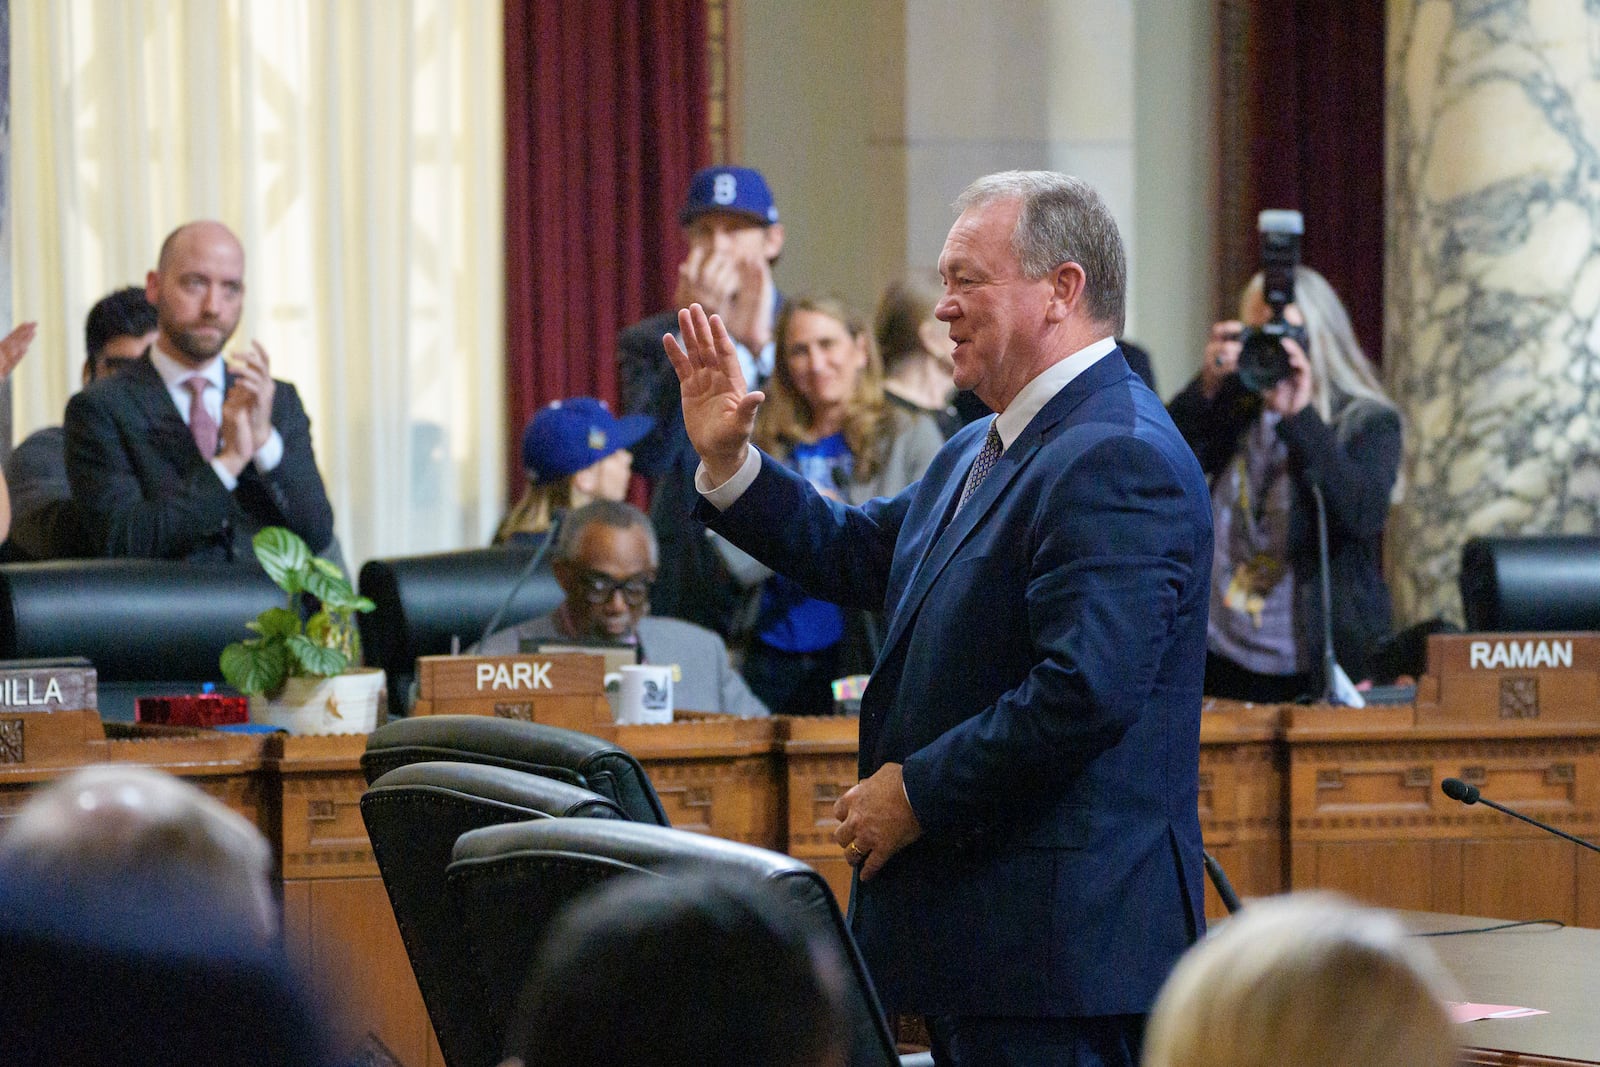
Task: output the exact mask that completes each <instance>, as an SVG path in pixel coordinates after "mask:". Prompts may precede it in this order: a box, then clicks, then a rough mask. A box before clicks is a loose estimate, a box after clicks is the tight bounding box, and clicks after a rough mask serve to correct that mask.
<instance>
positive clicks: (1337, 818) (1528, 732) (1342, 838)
mask: <svg viewBox="0 0 1600 1067" xmlns="http://www.w3.org/2000/svg"><path fill="white" fill-rule="evenodd" d="M1284 743H1285V745H1286V746H1287V750H1288V765H1289V770H1288V789H1289V796H1290V799H1289V827H1288V829H1289V837H1290V840H1291V841H1292V846H1291V878H1290V884H1291V885H1292V887H1293V888H1295V889H1306V888H1314V887H1317V888H1325V889H1337V890H1340V891H1342V892H1345V893H1348V894H1350V895H1351V896H1354V897H1356V898H1357V899H1359V900H1362V901H1365V902H1367V903H1370V904H1377V905H1381V906H1384V907H1391V908H1398V909H1410V910H1415V911H1432V912H1445V913H1452V914H1459V913H1463V912H1470V913H1472V914H1476V915H1492V916H1497V917H1500V918H1509V919H1543V918H1550V919H1558V920H1560V921H1562V922H1566V923H1573V924H1576V925H1580V926H1600V855H1595V854H1594V853H1590V852H1585V851H1583V850H1580V849H1579V848H1578V846H1576V845H1572V844H1568V843H1567V842H1564V841H1561V840H1560V839H1558V838H1556V837H1553V836H1551V835H1549V834H1546V833H1544V832H1542V831H1540V830H1537V829H1535V828H1534V827H1531V826H1528V825H1526V824H1525V823H1521V822H1518V821H1516V820H1513V819H1510V818H1507V817H1506V816H1504V815H1502V814H1500V813H1499V812H1496V811H1494V810H1492V809H1490V808H1486V807H1482V806H1476V807H1467V806H1465V805H1462V804H1461V803H1459V802H1457V801H1454V800H1451V799H1449V798H1448V797H1446V796H1444V794H1443V793H1441V792H1440V789H1439V783H1440V782H1442V781H1443V780H1444V779H1445V778H1450V777H1456V778H1463V779H1465V780H1466V781H1469V782H1472V783H1473V784H1476V785H1478V786H1479V787H1480V788H1482V789H1483V792H1484V794H1485V795H1486V796H1489V797H1492V798H1493V799H1495V800H1498V801H1500V802H1501V803H1504V804H1506V805H1508V806H1510V807H1514V808H1516V809H1518V810H1519V811H1523V812H1526V813H1527V814H1529V815H1531V816H1533V817H1534V818H1538V819H1542V820H1544V821H1545V822H1549V823H1552V824H1554V825H1556V826H1559V827H1560V828H1561V829H1563V830H1566V831H1567V832H1568V833H1572V834H1576V835H1578V836H1580V837H1585V836H1587V837H1593V836H1594V835H1595V831H1596V829H1597V827H1600V726H1594V725H1588V726H1585V725H1572V724H1563V723H1545V722H1539V721H1536V720H1509V721H1506V722H1495V723H1469V724H1457V725H1451V726H1442V725H1438V726H1427V725H1423V726H1419V725H1416V724H1415V723H1414V721H1413V711H1412V709H1411V708H1409V707H1397V708H1367V709H1361V710H1356V709H1350V708H1317V707H1309V708H1293V709H1290V710H1289V717H1288V724H1287V730H1286V731H1285V734H1284Z"/></svg>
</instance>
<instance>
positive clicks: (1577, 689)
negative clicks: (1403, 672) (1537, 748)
mask: <svg viewBox="0 0 1600 1067" xmlns="http://www.w3.org/2000/svg"><path fill="white" fill-rule="evenodd" d="M1527 720H1537V721H1542V722H1549V723H1563V724H1564V723H1576V722H1594V721H1597V720H1600V634H1595V633H1516V634H1493V633H1491V634H1434V635H1432V636H1431V637H1429V638H1428V673H1427V674H1425V675H1424V676H1423V677H1422V678H1420V679H1419V680H1418V682H1417V722H1419V723H1424V722H1461V721H1478V722H1497V721H1498V722H1505V721H1527Z"/></svg>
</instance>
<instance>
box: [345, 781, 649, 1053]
mask: <svg viewBox="0 0 1600 1067" xmlns="http://www.w3.org/2000/svg"><path fill="white" fill-rule="evenodd" d="M558 816H573V817H581V818H586V819H616V820H623V819H625V818H626V816H625V815H623V813H622V811H621V810H620V809H619V808H618V807H617V806H616V805H615V804H613V803H611V801H609V800H607V799H605V798H604V797H601V796H597V795H596V794H594V793H591V792H589V791H588V790H585V789H579V788H578V787H577V786H572V785H567V784H565V783H563V782H557V781H553V780H551V779H549V778H541V777H539V776H537V775H532V774H526V773H523V772H521V771H514V770H508V769H506V768H503V767H485V766H481V765H477V764H470V763H446V762H431V763H413V764H410V765H408V766H404V767H400V768H397V769H395V770H393V771H390V772H389V773H387V774H385V775H383V776H382V777H381V778H379V779H378V780H377V781H376V782H375V783H373V785H372V787H371V788H370V789H368V790H367V791H366V792H365V793H364V794H362V796H361V817H362V819H363V820H364V821H365V822H366V824H367V835H368V837H369V838H370V839H371V841H372V852H373V855H374V856H375V857H376V859H377V861H378V870H379V872H380V873H381V874H382V876H383V884H384V888H385V889H387V890H388V893H389V902H390V904H391V905H392V906H393V907H394V917H395V922H396V923H397V924H398V925H399V927H400V936H401V938H402V940H404V942H405V946H406V955H407V956H409V957H410V959H411V969H412V970H413V971H414V972H415V973H416V976H417V985H418V986H419V987H420V988H421V990H422V1000H423V1003H424V1004H426V1005H427V1008H428V1017H429V1018H430V1019H432V1020H433V1026H434V1031H435V1033H436V1034H437V1035H438V1037H439V1048H440V1050H441V1051H442V1052H443V1053H444V1057H445V1060H446V1062H447V1063H448V1064H449V1065H450V1067H494V1065H495V1064H497V1063H499V1062H500V1059H501V1057H500V1044H501V1037H502V1035H503V1033H504V1031H503V1030H502V1029H500V1028H499V1027H498V1026H496V1025H495V1024H494V1021H493V1020H492V1019H491V1018H490V1017H489V1016H488V1015H487V1014H486V1013H485V1011H484V1005H485V1004H486V1003H487V999H486V998H488V997H489V996H490V995H491V994H492V992H493V991H492V990H487V989H483V988H480V987H479V985H478V984H477V983H476V982H473V981H472V980H471V976H472V975H474V974H475V973H476V972H475V971H474V970H473V967H472V963H471V955H470V953H469V951H468V948H467V945H466V943H465V941H464V940H463V937H462V926H461V919H460V916H459V914H458V913H457V912H456V910H455V909H454V907H453V906H452V904H451V902H450V901H449V900H448V899H447V898H446V895H445V869H446V867H447V866H448V864H449V863H450V857H451V849H452V848H453V846H454V845H455V841H456V838H458V837H459V836H460V835H462V834H463V833H466V832H467V831H468V830H474V829H478V828H480V827H485V826H493V825H497V824H501V823H512V822H520V821H522V820H526V819H541V818H555V817H558Z"/></svg>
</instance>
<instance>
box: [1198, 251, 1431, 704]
mask: <svg viewBox="0 0 1600 1067" xmlns="http://www.w3.org/2000/svg"><path fill="white" fill-rule="evenodd" d="M1261 284H1262V283H1261V276H1260V275H1257V276H1256V277H1255V278H1254V279H1253V280H1252V281H1251V282H1250V284H1249V285H1248V286H1247V287H1246V288H1245V291H1244V295H1243V298H1242V299H1241V301H1240V308H1239V318H1238V319H1236V320H1230V321H1227V322H1219V323H1217V324H1215V325H1214V326H1212V328H1211V337H1210V340H1209V342H1208V343H1207V345H1206V349H1205V362H1204V363H1203V364H1202V366H1201V368H1200V373H1199V375H1197V376H1196V377H1195V379H1194V380H1193V381H1192V382H1190V383H1189V385H1188V387H1187V388H1185V389H1184V390H1183V392H1181V393H1179V394H1178V395H1177V396H1176V397H1174V398H1173V400H1172V403H1171V404H1170V405H1168V411H1169V412H1171V414H1172V420H1173V422H1175V423H1176V424H1177V426H1178V430H1179V431H1180V432H1181V433H1182V434H1183V436H1184V438H1185V439H1186V440H1187V441H1188V442H1189V445H1190V447H1192V448H1193V449H1194V451H1195V454H1196V455H1197V456H1198V457H1199V459H1200V466H1201V467H1202V468H1203V469H1204V470H1205V472H1206V477H1207V478H1208V479H1209V480H1210V483H1211V504H1212V520H1213V522H1214V525H1215V556H1214V558H1213V562H1212V579H1211V580H1212V596H1211V617H1210V625H1209V628H1208V631H1207V655H1206V687H1205V691H1206V692H1207V693H1208V694H1210V695H1212V696H1220V697H1228V698H1232V699H1237V700H1255V701H1287V700H1293V699H1295V698H1296V697H1298V696H1301V695H1304V694H1307V693H1311V694H1315V693H1320V692H1321V691H1322V689H1323V684H1324V679H1323V677H1322V662H1321V649H1322V644H1323V642H1322V633H1323V625H1322V606H1321V605H1322V596H1321V588H1320V583H1321V567H1320V564H1319V562H1318V549H1317V540H1318V537H1317V523H1316V515H1317V512H1316V503H1315V494H1314V492H1313V490H1320V491H1321V493H1322V495H1323V498H1324V500H1325V502H1326V510H1327V521H1328V556H1329V568H1328V570H1329V574H1328V579H1329V585H1330V587H1331V589H1332V617H1333V647H1334V654H1335V657H1336V659H1337V660H1338V662H1339V664H1340V666H1341V667H1343V668H1344V670H1345V671H1346V672H1347V673H1348V674H1349V675H1350V676H1351V677H1352V678H1354V679H1360V678H1363V677H1365V672H1366V662H1367V658H1368V657H1369V656H1370V655H1371V653H1372V650H1373V648H1374V646H1375V645H1376V644H1377V642H1378V641H1379V640H1381V639H1382V638H1383V637H1385V636H1387V635H1388V633H1389V631H1390V628H1391V621H1390V604H1389V590H1388V587H1387V586H1386V585H1385V584H1384V581H1383V573H1382V567H1381V553H1382V543H1383V528H1384V523H1385V522H1386V521H1387V519H1388V516H1389V504H1390V502H1391V500H1392V499H1394V498H1395V497H1397V496H1398V494H1399V476H1400V454H1401V438H1402V424H1401V418H1400V412H1399V411H1398V410H1397V409H1396V408H1395V405H1394V402H1393V401H1391V400H1390V399H1389V397H1388V396H1387V394H1385V393H1384V391H1383V386H1382V385H1381V384H1380V383H1379V381H1378V376H1377V374H1376V372H1375V371H1374V370H1373V367H1372V364H1371V363H1370V362H1368V360H1367V357H1366V355H1365V354H1363V353H1362V351H1361V346H1360V345H1359V344H1358V343H1357V342H1356V338H1355V333H1354V331H1353V330H1352V329H1351V326H1350V316H1349V315H1348V314H1347V313H1346V312H1345V309H1344V305H1343V304H1341V303H1340V302H1339V297H1338V296H1337V295H1336V294H1335V293H1334V291H1333V287H1332V286H1330V285H1329V284H1328V281H1327V279H1326V278H1324V277H1323V276H1322V275H1320V274H1318V273H1317V272H1316V271H1314V270H1312V269H1311V268H1309V267H1298V268H1296V271H1295V302H1294V303H1292V304H1290V305H1289V306H1288V307H1287V308H1286V309H1285V317H1286V318H1287V319H1288V320H1289V321H1290V322H1291V323H1295V324H1297V325H1303V326H1304V327H1305V331H1306V336H1307V343H1306V345H1305V346H1304V347H1302V346H1301V345H1299V344H1297V343H1296V342H1295V341H1294V340H1292V339H1286V340H1285V341H1284V342H1283V344H1284V348H1285V350H1286V351H1287V353H1288V362H1289V375H1288V377H1286V378H1284V379H1283V380H1282V381H1280V382H1278V383H1277V384H1275V385H1273V386H1271V387H1269V388H1267V389H1265V390H1264V391H1262V392H1260V393H1255V392H1251V391H1250V390H1249V389H1247V388H1246V387H1245V385H1244V384H1243V382H1242V381H1241V380H1240V377H1239V374H1238V367H1239V352H1240V342H1239V332H1240V330H1241V329H1242V328H1243V327H1244V326H1246V325H1249V326H1259V325H1261V324H1262V323H1264V322H1266V321H1267V319H1268V317H1269V315H1270V311H1269V309H1268V307H1267V305H1266V303H1265V302H1264V301H1263V299H1262V296H1261Z"/></svg>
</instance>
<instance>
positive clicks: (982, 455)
mask: <svg viewBox="0 0 1600 1067" xmlns="http://www.w3.org/2000/svg"><path fill="white" fill-rule="evenodd" d="M1003 447H1004V446H1002V445H1001V444H1000V431H999V430H997V429H995V428H994V423H992V422H991V423H990V424H989V436H988V437H986V438H984V441H983V448H982V449H981V450H979V452H978V458H977V459H975V460H973V461H972V470H970V471H968V472H967V484H966V486H965V488H963V489H962V490H961V499H960V500H959V501H958V502H957V503H956V510H955V512H954V513H955V514H959V513H960V512H961V509H962V508H963V507H965V506H966V503H967V498H968V497H970V496H971V495H972V494H973V493H976V492H977V491H978V486H980V485H982V484H983V480H984V479H985V478H987V477H989V472H990V471H992V470H994V464H995V460H997V459H999V458H1000V452H1001V450H1002V449H1003Z"/></svg>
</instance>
